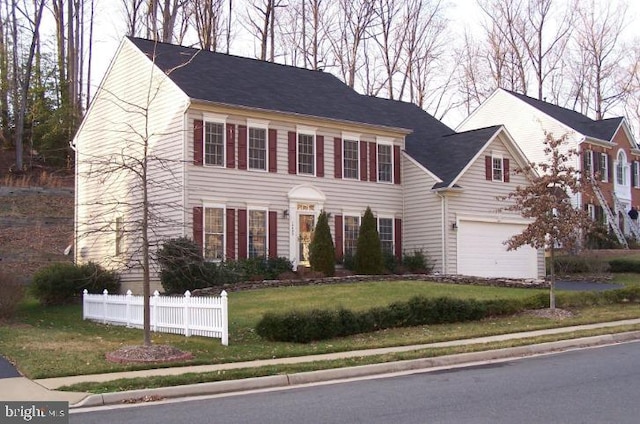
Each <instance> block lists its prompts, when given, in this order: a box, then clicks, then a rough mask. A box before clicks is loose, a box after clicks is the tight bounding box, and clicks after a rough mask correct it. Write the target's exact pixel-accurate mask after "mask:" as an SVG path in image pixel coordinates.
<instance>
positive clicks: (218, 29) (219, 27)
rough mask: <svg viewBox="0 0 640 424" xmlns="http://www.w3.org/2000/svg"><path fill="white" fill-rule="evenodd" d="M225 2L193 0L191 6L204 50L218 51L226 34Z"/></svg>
mask: <svg viewBox="0 0 640 424" xmlns="http://www.w3.org/2000/svg"><path fill="white" fill-rule="evenodd" d="M223 6H224V0H193V1H192V2H191V4H190V6H189V9H188V10H189V15H191V18H192V22H193V25H194V27H195V30H196V34H197V36H198V44H199V45H200V48H201V49H203V50H211V51H217V50H218V49H219V48H220V47H221V44H222V43H221V40H222V37H223V33H224V23H225V22H224V15H223Z"/></svg>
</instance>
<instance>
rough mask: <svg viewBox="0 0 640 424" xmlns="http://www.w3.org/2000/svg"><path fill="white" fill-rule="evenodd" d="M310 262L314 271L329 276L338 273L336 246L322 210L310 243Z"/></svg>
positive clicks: (327, 220) (325, 214)
mask: <svg viewBox="0 0 640 424" xmlns="http://www.w3.org/2000/svg"><path fill="white" fill-rule="evenodd" d="M309 262H310V264H311V269H312V270H313V271H319V272H322V273H323V274H324V275H325V276H327V277H333V276H334V275H335V273H336V262H335V247H334V245H333V240H332V239H331V230H330V229H329V219H328V217H327V213H326V212H325V211H322V212H320V216H319V217H318V224H317V225H316V229H315V231H314V233H313V240H311V244H310V245H309Z"/></svg>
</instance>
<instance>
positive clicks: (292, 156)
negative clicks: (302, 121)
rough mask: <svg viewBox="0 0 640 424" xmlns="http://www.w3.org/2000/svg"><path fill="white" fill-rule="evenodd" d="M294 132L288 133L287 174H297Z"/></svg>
mask: <svg viewBox="0 0 640 424" xmlns="http://www.w3.org/2000/svg"><path fill="white" fill-rule="evenodd" d="M296 138H297V137H296V132H295V131H289V135H288V140H289V146H288V152H289V174H297V173H298V169H297V168H298V166H297V165H298V161H297V160H296V159H297V158H296V153H297V152H296Z"/></svg>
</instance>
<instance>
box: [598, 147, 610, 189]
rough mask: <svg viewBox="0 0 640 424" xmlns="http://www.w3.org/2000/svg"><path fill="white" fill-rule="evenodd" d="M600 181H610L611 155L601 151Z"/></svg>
mask: <svg viewBox="0 0 640 424" xmlns="http://www.w3.org/2000/svg"><path fill="white" fill-rule="evenodd" d="M600 181H603V182H605V183H606V182H608V181H609V155H607V154H606V153H600Z"/></svg>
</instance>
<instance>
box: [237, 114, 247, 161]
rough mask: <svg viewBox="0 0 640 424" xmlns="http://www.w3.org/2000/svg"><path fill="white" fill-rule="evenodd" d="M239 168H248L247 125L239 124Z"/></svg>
mask: <svg viewBox="0 0 640 424" xmlns="http://www.w3.org/2000/svg"><path fill="white" fill-rule="evenodd" d="M238 169H247V126H246V125H238Z"/></svg>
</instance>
